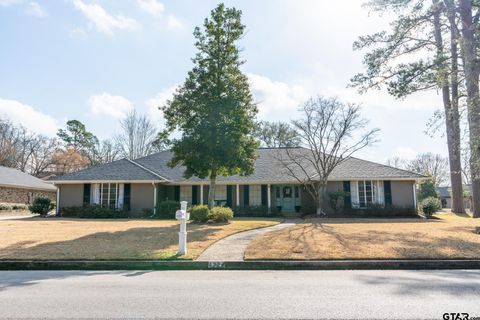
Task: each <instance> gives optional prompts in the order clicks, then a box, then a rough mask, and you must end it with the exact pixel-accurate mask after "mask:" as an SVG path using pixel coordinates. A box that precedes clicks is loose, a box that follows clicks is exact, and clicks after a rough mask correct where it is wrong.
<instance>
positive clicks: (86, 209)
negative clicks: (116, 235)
mask: <svg viewBox="0 0 480 320" xmlns="http://www.w3.org/2000/svg"><path fill="white" fill-rule="evenodd" d="M62 217H71V218H85V219H121V218H128V211H127V210H124V209H114V208H106V207H102V206H100V205H84V206H81V207H64V208H62Z"/></svg>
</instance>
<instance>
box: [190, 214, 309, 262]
mask: <svg viewBox="0 0 480 320" xmlns="http://www.w3.org/2000/svg"><path fill="white" fill-rule="evenodd" d="M302 221H303V220H301V219H287V220H285V221H284V222H283V223H280V224H277V225H275V226H271V227H266V228H261V229H254V230H249V231H244V232H240V233H237V234H234V235H231V236H228V237H226V238H223V239H222V240H219V241H217V242H215V243H214V244H212V245H211V246H210V247H208V248H207V250H205V251H204V252H203V253H202V254H201V255H200V256H199V257H198V259H197V260H198V261H243V257H244V254H245V250H246V249H247V246H248V245H249V243H250V242H251V241H252V240H253V239H255V238H256V237H258V236H260V235H263V234H266V233H268V232H272V231H276V230H281V229H284V228H287V227H292V226H294V225H296V224H297V223H301V222H302Z"/></svg>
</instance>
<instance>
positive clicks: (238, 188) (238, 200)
mask: <svg viewBox="0 0 480 320" xmlns="http://www.w3.org/2000/svg"><path fill="white" fill-rule="evenodd" d="M236 191H237V192H236V197H235V200H236V202H237V207H240V185H239V184H237V190H236Z"/></svg>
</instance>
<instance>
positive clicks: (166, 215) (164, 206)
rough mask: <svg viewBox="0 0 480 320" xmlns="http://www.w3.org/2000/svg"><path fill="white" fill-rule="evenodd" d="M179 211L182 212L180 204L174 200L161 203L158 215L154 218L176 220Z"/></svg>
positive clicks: (158, 206) (158, 205)
mask: <svg viewBox="0 0 480 320" xmlns="http://www.w3.org/2000/svg"><path fill="white" fill-rule="evenodd" d="M177 210H180V202H178V201H173V200H166V201H161V202H159V203H158V204H157V213H156V215H155V216H153V218H157V219H175V212H177Z"/></svg>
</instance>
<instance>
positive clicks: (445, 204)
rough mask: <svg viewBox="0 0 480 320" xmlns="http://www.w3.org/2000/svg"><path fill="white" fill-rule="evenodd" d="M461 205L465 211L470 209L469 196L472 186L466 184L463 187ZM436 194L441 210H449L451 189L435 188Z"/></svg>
mask: <svg viewBox="0 0 480 320" xmlns="http://www.w3.org/2000/svg"><path fill="white" fill-rule="evenodd" d="M463 192H464V195H463V205H464V206H465V209H470V205H471V198H472V196H471V194H472V185H470V184H467V185H464V186H463ZM437 193H438V196H439V197H440V201H441V202H442V208H447V209H451V208H452V188H451V187H437Z"/></svg>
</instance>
